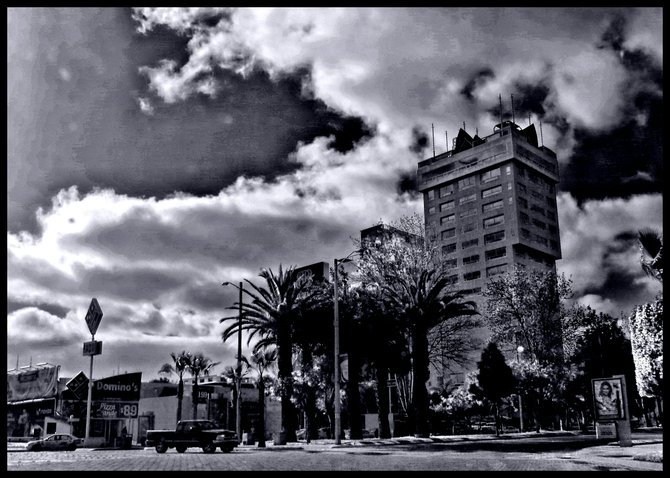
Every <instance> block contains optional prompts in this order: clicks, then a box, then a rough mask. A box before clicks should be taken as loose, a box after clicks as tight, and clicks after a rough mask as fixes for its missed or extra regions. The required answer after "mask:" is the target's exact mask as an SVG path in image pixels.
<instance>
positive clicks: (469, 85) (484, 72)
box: [461, 67, 496, 101]
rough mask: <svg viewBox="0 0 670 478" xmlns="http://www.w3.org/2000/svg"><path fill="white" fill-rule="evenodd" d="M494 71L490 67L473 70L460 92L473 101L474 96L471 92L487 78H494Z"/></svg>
mask: <svg viewBox="0 0 670 478" xmlns="http://www.w3.org/2000/svg"><path fill="white" fill-rule="evenodd" d="M495 76H496V75H495V73H494V72H493V70H492V69H491V68H488V67H486V68H482V69H481V70H479V71H477V72H475V74H474V75H473V76H472V77H471V78H470V79H469V80H467V81H466V83H465V86H464V87H463V89H462V90H461V94H462V95H463V96H465V97H466V98H467V99H468V100H470V101H473V100H474V96H473V94H472V93H473V92H474V91H475V90H476V89H477V88H479V87H481V86H482V85H483V84H484V83H486V81H487V80H489V79H492V78H495Z"/></svg>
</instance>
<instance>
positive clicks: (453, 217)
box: [440, 214, 456, 226]
mask: <svg viewBox="0 0 670 478" xmlns="http://www.w3.org/2000/svg"><path fill="white" fill-rule="evenodd" d="M455 220H456V215H455V214H449V215H448V216H444V217H441V218H440V226H444V225H445V224H449V223H451V222H454V221H455Z"/></svg>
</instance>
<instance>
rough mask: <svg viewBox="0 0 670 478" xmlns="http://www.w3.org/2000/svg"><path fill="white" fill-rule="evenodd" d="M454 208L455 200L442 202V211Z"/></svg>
mask: <svg viewBox="0 0 670 478" xmlns="http://www.w3.org/2000/svg"><path fill="white" fill-rule="evenodd" d="M453 208H454V201H447V202H443V203H442V204H440V212H442V211H448V210H449V209H453Z"/></svg>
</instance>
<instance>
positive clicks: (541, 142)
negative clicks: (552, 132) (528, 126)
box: [540, 120, 544, 147]
mask: <svg viewBox="0 0 670 478" xmlns="http://www.w3.org/2000/svg"><path fill="white" fill-rule="evenodd" d="M540 145H541V146H543V147H544V138H543V137H542V120H540Z"/></svg>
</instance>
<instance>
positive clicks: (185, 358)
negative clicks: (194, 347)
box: [158, 350, 192, 422]
mask: <svg viewBox="0 0 670 478" xmlns="http://www.w3.org/2000/svg"><path fill="white" fill-rule="evenodd" d="M170 356H171V357H172V362H173V363H164V364H163V365H162V366H161V368H160V370H159V371H158V373H162V374H168V375H170V374H172V373H176V374H177V377H179V384H178V386H177V422H179V421H180V420H181V405H182V401H183V399H184V372H186V370H188V367H189V364H190V363H191V359H192V355H191V353H190V352H186V351H185V350H183V351H182V352H181V353H179V354H175V353H174V352H172V353H170Z"/></svg>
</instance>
